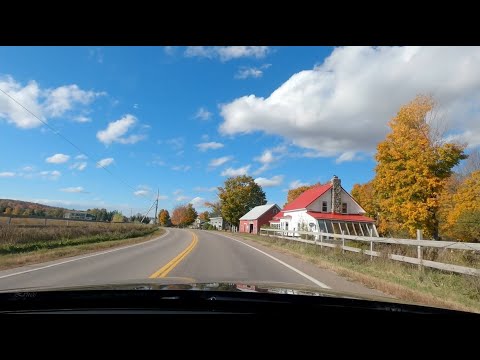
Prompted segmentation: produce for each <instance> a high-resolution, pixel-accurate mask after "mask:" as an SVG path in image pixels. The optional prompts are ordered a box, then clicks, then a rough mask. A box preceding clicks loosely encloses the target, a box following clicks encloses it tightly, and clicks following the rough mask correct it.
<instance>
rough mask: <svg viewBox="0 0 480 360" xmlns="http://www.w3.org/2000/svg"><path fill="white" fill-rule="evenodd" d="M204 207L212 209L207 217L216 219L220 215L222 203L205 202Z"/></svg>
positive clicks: (218, 201)
mask: <svg viewBox="0 0 480 360" xmlns="http://www.w3.org/2000/svg"><path fill="white" fill-rule="evenodd" d="M205 206H206V207H209V208H210V209H212V211H210V215H209V217H216V216H220V215H222V202H221V201H220V200H217V201H214V202H209V201H207V202H205Z"/></svg>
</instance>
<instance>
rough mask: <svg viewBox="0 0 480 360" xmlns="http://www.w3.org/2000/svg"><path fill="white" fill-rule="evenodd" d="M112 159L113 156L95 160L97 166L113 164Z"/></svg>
mask: <svg viewBox="0 0 480 360" xmlns="http://www.w3.org/2000/svg"><path fill="white" fill-rule="evenodd" d="M114 161H115V160H114V159H113V158H105V159H102V160H99V161H98V162H97V168H102V167H103V168H104V167H107V166H109V165H111V164H113V162H114Z"/></svg>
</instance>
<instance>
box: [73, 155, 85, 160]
mask: <svg viewBox="0 0 480 360" xmlns="http://www.w3.org/2000/svg"><path fill="white" fill-rule="evenodd" d="M75 159H77V160H87V159H88V156H87V155H83V154H80V155H77V156H75Z"/></svg>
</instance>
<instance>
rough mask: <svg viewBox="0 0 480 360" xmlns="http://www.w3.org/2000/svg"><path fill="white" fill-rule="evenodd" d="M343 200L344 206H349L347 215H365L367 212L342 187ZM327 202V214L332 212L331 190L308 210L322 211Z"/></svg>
mask: <svg viewBox="0 0 480 360" xmlns="http://www.w3.org/2000/svg"><path fill="white" fill-rule="evenodd" d="M340 194H341V195H340V196H341V198H342V204H343V203H346V204H347V214H364V213H365V210H364V209H363V208H362V207H361V206H360V205H359V204H358V203H357V202H356V201H355V199H354V198H353V197H352V196H351V195H350V194H349V193H348V192H346V191H345V189H344V188H343V187H342V191H341V193H340ZM324 201H326V202H327V212H331V211H332V190H331V189H330V190H329V191H327V192H326V193H324V194H322V195H321V196H320V197H319V198H318V199H316V200H315V201H314V202H312V203H311V204H310V205H309V206H308V207H307V209H308V210H309V211H317V212H321V211H322V203H323V202H324Z"/></svg>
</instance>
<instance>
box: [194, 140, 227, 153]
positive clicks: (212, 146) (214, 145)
mask: <svg viewBox="0 0 480 360" xmlns="http://www.w3.org/2000/svg"><path fill="white" fill-rule="evenodd" d="M196 146H197V147H198V149H199V150H200V151H207V150H216V149H221V148H223V144H222V143H219V142H214V141H211V142H204V143H200V144H197V145H196Z"/></svg>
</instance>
